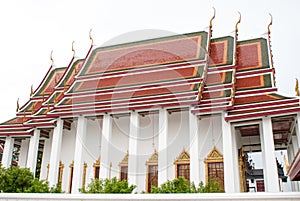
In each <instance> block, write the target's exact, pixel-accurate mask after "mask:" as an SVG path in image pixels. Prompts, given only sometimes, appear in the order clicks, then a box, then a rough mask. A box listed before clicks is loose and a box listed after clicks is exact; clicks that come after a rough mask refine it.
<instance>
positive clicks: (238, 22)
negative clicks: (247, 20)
mask: <svg viewBox="0 0 300 201" xmlns="http://www.w3.org/2000/svg"><path fill="white" fill-rule="evenodd" d="M238 13H239V20H238V21H237V22H236V24H235V32H236V33H237V32H238V31H239V29H238V25H239V24H240V23H241V18H242V15H241V13H240V12H239V11H238Z"/></svg>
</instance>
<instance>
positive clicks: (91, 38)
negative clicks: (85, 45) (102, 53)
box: [89, 29, 94, 45]
mask: <svg viewBox="0 0 300 201" xmlns="http://www.w3.org/2000/svg"><path fill="white" fill-rule="evenodd" d="M89 37H90V40H91V45H94V39H93V37H92V29H90V33H89Z"/></svg>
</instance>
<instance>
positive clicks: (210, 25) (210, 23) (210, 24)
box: [209, 7, 216, 29]
mask: <svg viewBox="0 0 300 201" xmlns="http://www.w3.org/2000/svg"><path fill="white" fill-rule="evenodd" d="M213 9H214V15H213V16H212V18H211V19H210V21H209V28H210V29H211V28H212V22H213V20H214V19H215V17H216V9H215V7H213Z"/></svg>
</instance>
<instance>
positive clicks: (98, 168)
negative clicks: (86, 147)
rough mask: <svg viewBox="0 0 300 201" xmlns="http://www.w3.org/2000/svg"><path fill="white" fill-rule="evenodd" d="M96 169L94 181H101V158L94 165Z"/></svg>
mask: <svg viewBox="0 0 300 201" xmlns="http://www.w3.org/2000/svg"><path fill="white" fill-rule="evenodd" d="M93 167H94V179H97V178H98V179H99V174H100V157H99V158H98V159H97V160H96V162H95V163H94V164H93Z"/></svg>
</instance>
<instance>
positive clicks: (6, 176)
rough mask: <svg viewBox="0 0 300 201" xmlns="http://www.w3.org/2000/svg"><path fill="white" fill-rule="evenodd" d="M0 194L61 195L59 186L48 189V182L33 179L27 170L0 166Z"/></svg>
mask: <svg viewBox="0 0 300 201" xmlns="http://www.w3.org/2000/svg"><path fill="white" fill-rule="evenodd" d="M0 192H5V193H61V192H62V191H61V186H60V185H57V186H56V187H53V188H51V189H49V186H48V182H46V181H40V180H39V179H37V178H36V179H34V176H33V174H32V173H31V172H30V170H29V169H28V168H20V167H18V166H11V167H9V168H7V169H6V168H2V167H1V166H0Z"/></svg>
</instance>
